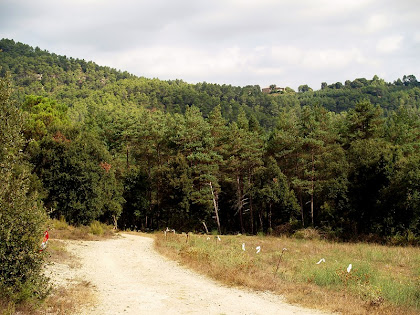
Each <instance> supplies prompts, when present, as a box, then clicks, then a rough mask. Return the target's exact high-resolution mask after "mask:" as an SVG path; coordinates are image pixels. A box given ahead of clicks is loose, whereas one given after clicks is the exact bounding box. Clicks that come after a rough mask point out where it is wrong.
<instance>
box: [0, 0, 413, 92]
mask: <svg viewBox="0 0 420 315" xmlns="http://www.w3.org/2000/svg"><path fill="white" fill-rule="evenodd" d="M418 16H420V2H419V1H418V0H403V1H395V0H381V1H380V0H353V1H336V0H318V1H313V0H299V1H293V0H261V1H255V0H214V1H190V0H178V1H172V2H171V1H167V0H154V1H153V2H150V1H149V2H145V1H135V0H120V1H118V2H116V1H112V0H86V1H84V0H75V1H70V0H61V1H54V0H41V1H35V2H34V1H31V0H0V38H2V37H6V38H12V39H14V40H16V41H21V42H24V43H27V44H30V45H32V46H39V47H40V48H42V49H47V50H49V51H51V52H55V53H58V54H63V55H67V56H69V57H70V56H71V57H74V58H84V59H86V60H93V61H95V62H97V63H99V64H101V65H108V66H111V67H115V68H117V69H121V70H126V71H129V72H132V73H134V74H137V75H141V76H146V77H159V78H162V79H175V78H179V79H184V80H185V81H187V82H200V81H207V82H215V83H227V84H235V85H248V84H261V85H266V84H271V83H277V84H278V85H284V86H287V85H288V86H292V87H294V88H296V87H297V86H299V85H300V84H309V85H311V86H320V83H321V82H323V81H327V82H336V81H340V80H342V81H344V80H346V79H350V80H351V79H354V78H356V77H362V76H366V77H372V76H373V75H374V74H381V73H384V74H386V75H390V76H391V75H395V73H398V75H403V74H404V73H401V74H400V71H406V72H407V73H414V72H415V71H416V69H420V64H419V62H420V61H419V59H418V57H417V56H418V55H419V54H420V45H419V44H418V43H419V42H420V33H419V31H418V30H419V27H420V24H419V23H420V22H419V21H420V20H419V19H418ZM397 51H398V62H395V61H396V58H397V56H396V54H393V53H395V52H397ZM410 69H412V70H411V71H410ZM414 74H415V75H416V76H417V77H419V76H420V73H414ZM384 79H386V80H389V81H392V80H395V79H396V77H389V78H384Z"/></svg>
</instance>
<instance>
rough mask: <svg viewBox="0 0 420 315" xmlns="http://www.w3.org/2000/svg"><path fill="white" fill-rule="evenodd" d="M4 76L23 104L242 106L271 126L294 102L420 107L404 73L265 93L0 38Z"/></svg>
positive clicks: (173, 109)
mask: <svg viewBox="0 0 420 315" xmlns="http://www.w3.org/2000/svg"><path fill="white" fill-rule="evenodd" d="M0 49H1V53H0V68H1V70H0V75H2V76H4V74H5V73H6V72H10V73H11V76H12V80H13V83H14V85H15V93H14V98H15V99H17V100H19V102H23V100H24V97H25V95H28V94H35V95H41V96H45V97H50V98H52V99H55V100H57V101H59V102H60V103H63V104H66V105H67V106H70V107H72V106H74V105H75V104H77V103H78V102H80V101H83V102H86V103H89V102H90V101H92V102H95V103H101V104H103V105H106V104H109V103H119V104H125V105H134V106H142V107H145V108H149V109H152V108H154V109H159V110H164V111H166V112H169V113H185V110H186V108H187V107H188V106H192V105H194V106H197V107H198V108H200V111H201V112H202V113H203V115H204V116H205V117H207V116H208V115H209V113H210V112H211V111H212V110H213V109H214V108H215V107H216V106H217V105H220V106H221V111H222V115H223V117H225V118H226V119H228V120H229V121H233V120H236V119H237V116H238V114H239V112H240V110H244V111H245V112H246V114H247V116H248V117H253V118H254V119H256V120H258V122H259V123H260V124H261V125H262V126H264V127H266V128H272V127H273V126H274V125H275V124H276V118H275V117H276V116H278V115H279V113H280V112H281V111H282V110H283V109H284V108H285V107H290V106H297V105H300V106H305V105H310V106H314V105H321V106H323V107H325V108H326V109H328V110H329V111H334V112H342V111H346V110H348V109H351V108H354V107H355V105H356V104H357V103H358V102H360V101H363V100H369V101H370V102H371V103H372V104H374V105H379V106H380V107H381V108H383V109H385V110H387V111H388V110H394V109H397V108H398V107H399V106H401V105H405V106H410V107H419V106H420V88H419V86H420V83H419V82H418V81H417V79H416V77H415V76H414V75H407V76H404V77H403V78H402V79H397V80H396V81H394V82H393V83H387V82H385V81H384V80H382V79H380V78H378V77H377V76H374V78H373V79H372V80H368V79H365V78H357V79H354V80H353V81H350V80H347V81H346V82H345V83H344V84H342V83H341V82H337V83H334V84H330V85H328V84H327V83H323V84H322V87H321V89H320V90H316V91H313V90H312V89H311V88H310V87H308V86H307V85H301V86H300V87H299V91H298V92H295V91H293V90H292V89H290V88H287V89H286V92H282V93H280V94H279V93H275V94H272V95H270V94H264V93H262V92H261V89H260V87H259V86H257V85H254V86H246V87H235V86H231V85H218V84H211V83H206V82H203V83H198V84H188V83H185V82H183V81H182V80H173V81H162V80H158V79H147V78H143V77H137V76H134V75H132V74H129V73H128V72H121V71H117V70H115V69H111V68H109V67H103V66H98V65H97V64H95V63H94V62H92V61H85V60H80V59H74V58H72V57H66V56H59V55H56V54H54V53H50V52H48V51H45V50H41V49H40V48H38V47H36V48H33V47H30V46H28V45H25V44H22V43H18V42H14V41H13V40H9V39H2V40H1V41H0Z"/></svg>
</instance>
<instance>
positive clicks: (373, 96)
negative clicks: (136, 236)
mask: <svg viewBox="0 0 420 315" xmlns="http://www.w3.org/2000/svg"><path fill="white" fill-rule="evenodd" d="M0 49H1V50H2V51H1V52H0V66H2V67H3V68H2V70H1V71H2V73H5V72H6V71H10V73H11V78H12V82H13V83H14V85H15V91H14V93H13V94H12V98H13V99H14V100H17V104H19V105H20V109H21V110H22V111H23V112H24V115H26V118H27V119H26V122H25V124H24V129H23V132H24V135H25V137H26V139H27V140H28V142H27V144H26V145H25V146H23V150H24V152H25V153H26V154H28V159H29V161H30V162H31V163H32V164H33V171H32V175H31V176H32V178H33V179H34V180H32V181H31V186H30V188H29V189H30V191H35V190H39V191H41V192H42V194H41V195H40V197H42V200H43V201H44V202H45V205H46V206H47V207H48V208H51V209H52V210H53V212H52V213H53V214H52V215H53V216H56V217H60V216H64V217H65V218H66V220H67V221H69V222H72V223H76V224H88V223H90V222H92V221H94V220H100V221H106V222H108V223H111V222H112V221H114V220H116V219H118V218H119V221H118V223H119V225H120V226H122V227H126V228H136V229H139V228H141V229H144V230H150V229H158V228H162V227H163V228H166V227H171V228H176V229H182V230H200V229H203V227H204V225H203V224H202V223H203V222H205V224H206V225H207V226H208V228H209V230H216V229H219V222H220V225H221V226H220V228H221V232H224V233H227V232H238V231H240V232H241V233H251V234H255V233H258V232H271V231H273V230H274V231H276V230H282V227H287V229H289V230H291V229H292V230H294V229H298V228H301V227H306V226H312V227H318V228H320V229H322V230H323V231H326V233H328V234H331V235H333V236H335V237H341V238H345V239H348V238H353V237H357V236H359V235H370V234H373V235H375V237H380V238H381V239H389V238H390V236H391V238H392V236H395V238H394V239H395V240H397V239H398V240H399V238H398V237H399V236H401V235H411V236H412V237H411V236H410V242H412V240H416V239H417V237H418V229H419V220H420V219H419V217H420V210H419V186H418V182H419V180H418V179H419V170H418V167H417V165H418V164H419V163H418V162H419V161H418V156H419V150H420V148H419V138H418V135H419V134H420V114H419V108H420V86H419V82H418V81H417V79H416V77H415V76H414V75H406V76H404V77H403V78H402V79H398V80H396V81H395V82H393V83H387V82H385V81H384V80H382V79H380V78H379V77H377V76H374V77H373V78H372V79H371V80H369V79H366V78H356V79H354V80H353V81H351V80H347V81H345V82H344V84H343V83H341V82H336V83H333V84H328V83H327V82H323V83H322V85H321V90H318V91H317V90H312V89H311V88H310V87H309V86H307V85H301V86H300V87H299V89H298V92H297V93H296V92H295V91H293V90H292V89H290V88H285V89H284V90H280V89H278V90H276V91H275V92H276V93H271V94H265V93H262V91H261V89H260V87H259V86H245V87H235V86H231V85H218V84H210V83H206V82H203V83H197V84H194V85H193V84H187V83H186V82H183V81H181V80H173V81H161V80H158V79H147V78H143V77H136V76H133V75H129V74H128V73H122V72H120V71H116V70H114V69H110V68H108V67H99V66H98V65H96V64H95V63H93V62H86V61H84V60H78V59H73V58H67V57H65V56H57V55H55V54H52V53H49V52H47V51H42V50H40V49H39V48H35V49H34V48H31V47H30V46H28V45H24V44H21V43H15V42H14V41H12V40H7V39H3V40H1V41H0ZM272 88H273V86H272ZM9 136H10V134H9V133H7V135H5V138H4V139H7V137H9ZM14 138H16V137H14ZM21 147H22V144H21ZM0 154H3V153H2V152H0ZM216 214H217V215H216ZM219 219H220V220H219ZM217 221H219V222H217ZM277 227H279V229H277ZM292 230H291V231H288V233H291V232H293V231H292Z"/></svg>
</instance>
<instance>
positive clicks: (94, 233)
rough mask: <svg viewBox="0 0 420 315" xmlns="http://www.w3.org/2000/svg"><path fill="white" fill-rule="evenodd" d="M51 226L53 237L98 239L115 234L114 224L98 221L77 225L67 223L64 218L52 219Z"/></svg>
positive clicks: (50, 230) (50, 231)
mask: <svg viewBox="0 0 420 315" xmlns="http://www.w3.org/2000/svg"><path fill="white" fill-rule="evenodd" d="M49 226H50V229H49V233H50V238H52V239H61V240H85V241H97V240H100V239H105V238H110V237H113V236H114V235H115V231H114V230H113V227H112V226H109V225H106V224H103V223H100V222H97V221H94V222H92V223H91V224H90V225H89V226H84V225H82V226H78V227H75V226H72V225H69V224H67V223H66V221H64V219H61V220H56V219H52V220H50V223H49Z"/></svg>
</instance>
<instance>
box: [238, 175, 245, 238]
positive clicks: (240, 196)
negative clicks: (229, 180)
mask: <svg viewBox="0 0 420 315" xmlns="http://www.w3.org/2000/svg"><path fill="white" fill-rule="evenodd" d="M236 181H237V184H238V189H237V197H238V210H239V220H240V221H241V233H242V234H244V233H245V229H244V219H243V214H242V208H243V196H242V189H241V180H240V176H239V175H237V176H236Z"/></svg>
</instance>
